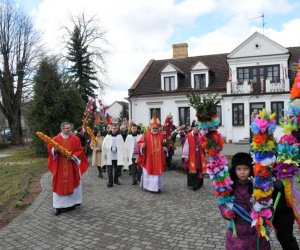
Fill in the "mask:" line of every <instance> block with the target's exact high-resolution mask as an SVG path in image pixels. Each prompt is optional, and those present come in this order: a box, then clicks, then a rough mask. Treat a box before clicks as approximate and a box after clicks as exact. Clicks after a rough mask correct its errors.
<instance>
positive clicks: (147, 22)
mask: <svg viewBox="0 0 300 250" xmlns="http://www.w3.org/2000/svg"><path fill="white" fill-rule="evenodd" d="M17 2H18V3H20V5H21V6H23V7H24V8H25V10H26V11H27V12H28V13H29V14H30V15H31V16H32V17H33V20H34V23H35V26H36V28H37V29H38V30H40V31H41V32H42V33H43V42H44V43H45V44H46V46H47V47H48V49H49V51H51V52H54V53H59V52H60V51H61V50H62V41H63V38H62V37H63V30H62V29H61V27H62V26H66V25H68V20H69V17H70V16H71V15H74V16H76V15H78V14H80V13H82V11H83V10H85V13H86V14H88V15H97V17H98V18H99V20H100V21H99V26H101V27H102V28H103V29H104V30H106V32H107V35H106V38H107V40H108V42H109V43H110V46H109V47H108V49H109V52H110V55H109V56H108V57H107V59H106V60H107V66H108V75H107V84H108V85H109V86H110V87H109V88H108V89H107V90H106V95H105V96H103V97H102V99H103V101H104V103H105V104H106V105H110V104H111V103H113V102H114V101H124V98H126V97H128V89H129V88H130V87H131V85H132V84H133V83H134V81H135V80H136V78H137V77H138V75H139V74H140V73H141V71H142V70H143V68H144V67H145V65H146V64H147V62H148V61H149V60H151V59H157V60H159V59H168V58H172V44H176V43H188V53H189V56H199V55H207V54H218V53H230V52H231V51H232V50H234V49H235V48H236V47H237V46H238V45H240V44H241V43H242V42H243V41H245V40H246V39H247V38H248V37H249V36H251V35H252V34H253V33H254V32H255V31H258V32H260V33H263V25H262V24H263V19H262V17H261V16H262V14H264V26H265V27H264V34H265V35H266V36H267V37H269V38H270V39H272V40H274V41H275V42H277V43H279V44H280V45H282V46H285V47H292V46H300V32H299V29H300V1H299V0H255V1H254V0H243V1H241V0H182V1H181V0H23V1H22V0H17Z"/></svg>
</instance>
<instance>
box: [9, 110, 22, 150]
mask: <svg viewBox="0 0 300 250" xmlns="http://www.w3.org/2000/svg"><path fill="white" fill-rule="evenodd" d="M6 118H7V121H8V126H9V128H10V131H11V144H12V145H21V144H23V131H22V125H21V110H20V108H19V109H18V110H17V111H16V113H15V114H8V116H7V117H6Z"/></svg>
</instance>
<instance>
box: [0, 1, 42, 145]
mask: <svg viewBox="0 0 300 250" xmlns="http://www.w3.org/2000/svg"><path fill="white" fill-rule="evenodd" d="M39 40H40V35H39V33H38V32H37V31H35V30H34V28H33V24H32V20H31V19H30V17H29V16H28V15H26V14H25V13H24V12H23V11H22V9H20V8H18V7H17V6H16V5H15V4H14V3H13V2H12V1H9V0H7V1H5V2H2V3H0V94H1V96H0V111H1V112H3V114H4V116H5V117H6V119H7V121H8V125H9V128H10V130H11V132H12V141H11V143H12V144H16V145H18V144H22V143H23V133H22V126H21V105H22V100H24V98H26V96H27V95H28V94H29V93H30V90H31V84H32V81H30V79H31V73H32V72H33V70H34V66H35V63H36V61H37V59H38V57H39V55H40V53H41V51H42V50H41V49H42V47H41V45H40V43H39Z"/></svg>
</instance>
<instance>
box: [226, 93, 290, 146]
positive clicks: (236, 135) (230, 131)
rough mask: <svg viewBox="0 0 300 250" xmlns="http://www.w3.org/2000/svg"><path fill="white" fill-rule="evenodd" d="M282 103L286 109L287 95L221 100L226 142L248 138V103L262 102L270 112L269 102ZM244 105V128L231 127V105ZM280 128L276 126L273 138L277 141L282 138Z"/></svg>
mask: <svg viewBox="0 0 300 250" xmlns="http://www.w3.org/2000/svg"><path fill="white" fill-rule="evenodd" d="M280 101H283V102H284V109H286V108H287V107H288V102H289V94H282V95H251V96H234V97H225V98H223V100H222V103H221V105H222V118H223V124H224V127H223V128H224V130H223V135H224V136H225V137H226V140H227V141H228V140H232V142H238V141H239V140H241V139H244V138H250V119H251V118H250V116H251V114H249V112H250V103H256V102H264V103H265V109H266V110H267V111H269V112H271V102H280ZM233 103H244V126H232V104H233ZM282 135H283V133H282V128H281V127H280V126H277V128H276V131H275V134H274V137H275V138H276V139H278V138H279V137H280V136H282Z"/></svg>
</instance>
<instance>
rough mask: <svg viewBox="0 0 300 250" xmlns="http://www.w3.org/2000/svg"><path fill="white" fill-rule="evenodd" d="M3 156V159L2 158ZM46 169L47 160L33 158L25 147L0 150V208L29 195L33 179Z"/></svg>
mask: <svg viewBox="0 0 300 250" xmlns="http://www.w3.org/2000/svg"><path fill="white" fill-rule="evenodd" d="M3 156H4V157H3ZM46 169H47V158H46V157H40V156H35V155H33V154H32V153H31V152H29V151H28V150H27V148H25V147H10V148H8V149H1V150H0V183H1V185H0V207H1V206H5V205H6V204H7V203H11V202H14V203H15V206H16V207H18V206H22V200H23V199H24V198H25V197H26V196H27V195H28V194H29V193H30V184H31V182H32V180H33V179H34V177H36V176H38V175H39V174H40V173H41V172H45V171H46Z"/></svg>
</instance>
